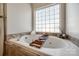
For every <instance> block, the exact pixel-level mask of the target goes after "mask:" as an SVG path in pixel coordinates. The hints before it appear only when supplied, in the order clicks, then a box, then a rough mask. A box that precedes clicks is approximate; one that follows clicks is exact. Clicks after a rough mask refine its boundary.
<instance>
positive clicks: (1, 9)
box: [0, 3, 3, 16]
mask: <svg viewBox="0 0 79 59" xmlns="http://www.w3.org/2000/svg"><path fill="white" fill-rule="evenodd" d="M0 16H3V3H0Z"/></svg>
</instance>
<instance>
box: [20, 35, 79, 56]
mask: <svg viewBox="0 0 79 59" xmlns="http://www.w3.org/2000/svg"><path fill="white" fill-rule="evenodd" d="M39 36H41V35H24V36H22V37H21V38H20V39H19V42H22V43H27V45H28V46H29V44H30V43H31V42H32V41H34V40H36V39H38V37H39ZM29 47H31V46H29ZM33 48H34V49H36V50H39V51H42V52H45V53H47V54H48V55H53V56H77V55H79V48H78V47H77V46H76V45H75V44H73V43H72V42H70V41H69V40H66V39H60V38H57V37H55V36H48V39H47V40H46V42H45V43H44V44H43V46H42V47H41V48H40V49H38V48H35V47H33Z"/></svg>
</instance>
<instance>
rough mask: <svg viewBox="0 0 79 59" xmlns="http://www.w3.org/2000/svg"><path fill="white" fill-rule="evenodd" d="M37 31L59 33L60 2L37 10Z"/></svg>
mask: <svg viewBox="0 0 79 59" xmlns="http://www.w3.org/2000/svg"><path fill="white" fill-rule="evenodd" d="M35 29H36V32H51V33H59V32H60V30H59V4H56V5H52V6H49V7H46V8H40V9H37V10H36V25H35Z"/></svg>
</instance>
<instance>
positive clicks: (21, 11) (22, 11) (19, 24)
mask: <svg viewBox="0 0 79 59" xmlns="http://www.w3.org/2000/svg"><path fill="white" fill-rule="evenodd" d="M31 13H32V12H31V5H30V4H28V3H8V4H7V34H13V33H21V32H30V31H31V30H32V24H31V21H32V17H31V15H32V14H31Z"/></svg>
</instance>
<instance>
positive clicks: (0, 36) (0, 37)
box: [0, 3, 4, 56]
mask: <svg viewBox="0 0 79 59" xmlns="http://www.w3.org/2000/svg"><path fill="white" fill-rule="evenodd" d="M3 46H4V18H3V4H2V3H0V56H2V55H3Z"/></svg>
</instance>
